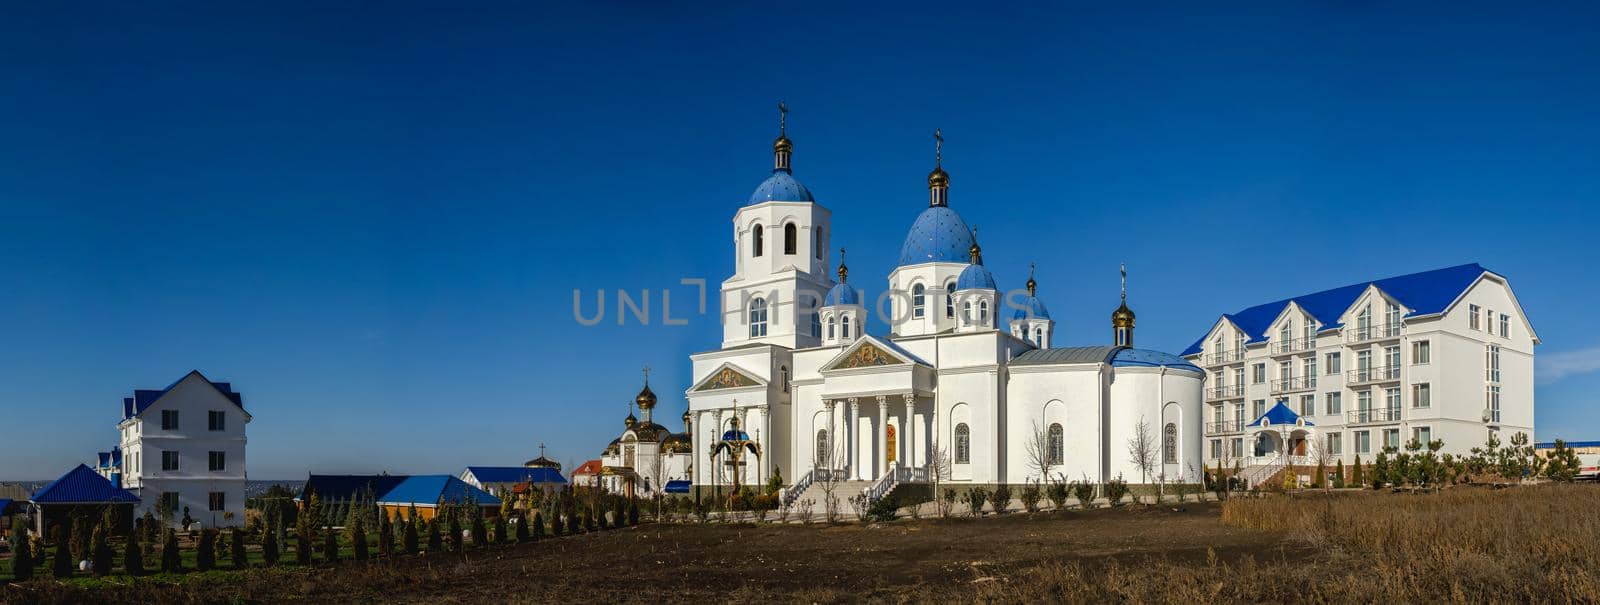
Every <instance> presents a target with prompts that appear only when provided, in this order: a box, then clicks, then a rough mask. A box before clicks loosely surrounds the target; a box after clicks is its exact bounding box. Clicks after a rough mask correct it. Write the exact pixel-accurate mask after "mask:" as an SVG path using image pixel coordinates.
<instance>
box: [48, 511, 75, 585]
mask: <svg viewBox="0 0 1600 605" xmlns="http://www.w3.org/2000/svg"><path fill="white" fill-rule="evenodd" d="M66 526H67V525H66V524H65V523H60V524H57V525H56V526H55V527H52V528H50V535H51V537H52V538H55V543H56V557H55V559H52V561H54V566H52V567H51V568H50V572H51V575H53V576H55V577H56V579H66V578H70V577H72V545H70V544H68V543H67V540H66V531H65V530H63V529H62V528H63V527H66Z"/></svg>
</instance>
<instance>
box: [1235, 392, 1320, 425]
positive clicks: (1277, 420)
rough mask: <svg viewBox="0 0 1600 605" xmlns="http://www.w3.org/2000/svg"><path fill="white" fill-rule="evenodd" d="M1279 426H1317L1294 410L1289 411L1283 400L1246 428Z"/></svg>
mask: <svg viewBox="0 0 1600 605" xmlns="http://www.w3.org/2000/svg"><path fill="white" fill-rule="evenodd" d="M1262 421H1265V422H1262ZM1278 425H1291V426H1316V425H1314V424H1312V423H1311V421H1310V420H1305V419H1303V418H1301V417H1300V415H1299V414H1296V413H1295V411H1294V410H1292V409H1289V405H1288V404H1287V403H1285V402H1284V400H1282V399H1280V400H1278V402H1277V403H1274V404H1272V407H1271V408H1269V409H1267V412H1266V413H1265V414H1262V415H1261V417H1259V418H1256V419H1255V422H1251V423H1250V424H1247V425H1245V426H1247V427H1256V426H1278Z"/></svg>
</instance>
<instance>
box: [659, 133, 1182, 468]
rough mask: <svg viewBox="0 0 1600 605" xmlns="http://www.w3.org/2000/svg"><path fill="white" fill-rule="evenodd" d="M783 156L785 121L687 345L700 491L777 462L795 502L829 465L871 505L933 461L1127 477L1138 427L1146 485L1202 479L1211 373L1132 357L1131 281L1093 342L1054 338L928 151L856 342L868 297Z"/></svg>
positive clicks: (1031, 292)
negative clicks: (710, 336) (703, 324)
mask: <svg viewBox="0 0 1600 605" xmlns="http://www.w3.org/2000/svg"><path fill="white" fill-rule="evenodd" d="M941 145H942V139H941ZM792 149H793V144H792V142H791V141H790V140H789V139H788V138H787V136H784V133H783V132H782V129H781V128H780V135H779V137H778V139H777V140H776V141H775V142H774V144H773V151H774V165H773V170H772V174H771V176H769V177H767V179H766V180H765V181H763V182H762V183H761V184H760V186H759V187H757V188H756V190H755V192H754V193H753V194H752V195H751V196H750V199H749V202H748V203H747V204H746V205H745V206H744V207H742V208H740V209H739V210H738V212H736V213H735V215H734V216H733V224H732V227H733V233H732V235H733V238H732V240H733V244H734V246H733V252H734V260H733V274H732V275H731V276H729V277H728V278H727V279H726V280H725V281H723V282H722V286H721V305H720V306H721V323H722V325H723V336H722V343H721V347H720V348H718V349H716V350H712V351H706V352H702V353H697V354H694V355H692V356H691V361H692V366H693V382H692V385H693V386H691V387H690V388H689V389H688V391H687V392H686V395H687V398H688V401H689V411H688V414H687V416H689V417H691V418H692V423H689V424H690V425H691V427H692V429H691V434H692V441H693V447H692V450H691V451H692V452H693V453H694V456H695V458H696V459H695V461H694V464H693V465H692V469H693V481H694V485H695V486H696V487H697V488H701V489H704V488H713V487H718V488H725V487H728V486H731V485H734V484H737V485H759V484H761V483H763V482H765V481H766V480H767V478H768V477H769V476H770V475H771V473H772V472H773V470H774V468H781V469H782V471H783V477H784V479H785V483H787V484H790V485H791V486H794V487H798V488H802V489H791V490H790V493H799V492H800V491H802V490H803V488H804V487H806V486H807V485H809V484H810V482H811V479H812V478H813V477H815V476H816V475H815V473H817V472H824V471H825V472H830V473H842V474H844V476H846V477H847V478H848V479H849V480H851V481H859V482H864V486H865V487H867V488H868V490H869V491H868V493H869V494H872V495H875V496H876V495H881V494H884V493H887V492H888V491H889V490H890V489H892V488H893V487H894V485H896V484H899V483H905V482H921V481H925V480H926V479H927V473H928V471H929V468H930V466H931V465H930V462H932V461H933V460H934V458H935V456H936V454H939V457H940V458H947V459H948V460H949V463H950V464H949V465H948V468H949V471H950V472H949V476H948V477H947V480H948V481H950V482H953V483H956V484H969V485H979V484H985V485H992V484H999V483H1009V484H1021V483H1023V482H1025V481H1038V480H1040V479H1041V477H1048V478H1049V479H1053V480H1061V479H1065V480H1082V479H1085V478H1087V479H1088V480H1090V481H1094V482H1103V481H1105V480H1108V479H1114V478H1117V477H1118V476H1122V477H1123V478H1126V479H1128V480H1129V481H1130V482H1135V483H1136V482H1138V481H1139V480H1140V477H1141V473H1140V469H1139V468H1138V467H1137V465H1135V464H1133V463H1131V462H1129V455H1128V451H1127V450H1128V445H1127V444H1128V442H1129V441H1130V439H1132V438H1133V437H1134V436H1135V434H1136V433H1137V432H1140V431H1139V430H1138V429H1139V427H1142V428H1143V429H1144V430H1143V431H1142V432H1144V433H1145V436H1146V437H1147V438H1148V442H1149V443H1151V444H1153V446H1154V447H1155V448H1156V452H1155V454H1154V456H1155V468H1154V472H1153V473H1152V475H1151V476H1150V477H1148V481H1151V482H1154V481H1155V480H1156V477H1155V475H1156V474H1160V475H1164V476H1165V478H1166V479H1167V480H1169V481H1175V480H1180V479H1184V478H1187V479H1188V480H1191V481H1193V480H1196V478H1197V477H1198V473H1199V472H1200V470H1201V464H1202V463H1203V458H1202V445H1203V443H1202V439H1201V434H1202V425H1201V423H1202V422H1203V418H1202V412H1203V408H1202V382H1203V380H1204V378H1205V373H1204V372H1203V371H1202V370H1201V369H1200V368H1199V367H1197V366H1196V365H1194V364H1193V363H1191V362H1189V361H1187V360H1185V359H1183V358H1181V357H1178V356H1175V355H1171V354H1167V353H1162V352H1158V351H1150V350H1144V349H1136V348H1133V344H1134V340H1133V331H1134V314H1133V311H1132V310H1130V309H1129V308H1128V306H1127V304H1126V303H1127V300H1126V299H1127V296H1126V289H1125V288H1124V293H1123V304H1122V306H1120V307H1119V308H1117V309H1116V311H1115V312H1114V313H1113V314H1112V321H1111V326H1109V327H1110V328H1112V329H1111V331H1110V334H1108V336H1109V338H1108V339H1107V344H1104V345H1096V346H1080V347H1058V346H1057V343H1056V342H1055V339H1054V337H1053V331H1054V328H1055V322H1054V321H1053V320H1052V319H1051V318H1050V314H1049V312H1048V310H1047V309H1046V307H1045V305H1044V303H1043V302H1042V301H1041V299H1040V298H1038V296H1037V284H1036V283H1035V282H1034V280H1033V279H1032V278H1031V277H1030V278H1029V280H1028V283H1027V284H1026V286H1025V289H1016V290H1014V291H1013V292H1010V293H1007V292H1006V291H1005V290H1002V289H1001V288H1000V286H999V285H998V284H996V282H995V279H994V277H993V276H992V275H991V274H990V273H989V271H988V270H987V269H986V268H985V266H984V258H983V254H982V250H981V249H980V248H979V246H978V242H977V241H976V235H975V233H974V231H973V230H972V229H971V228H969V227H968V226H967V223H966V222H965V221H964V220H962V218H961V216H960V214H958V213H957V212H956V210H955V209H954V208H953V207H952V206H951V200H950V194H949V188H950V177H949V175H948V174H947V173H946V172H945V171H944V170H943V168H942V166H941V162H940V161H939V160H940V157H939V154H936V157H935V168H934V169H933V171H932V172H931V173H930V174H929V175H928V194H927V195H928V201H927V203H926V206H925V207H923V208H922V209H921V210H920V211H918V212H917V213H916V214H915V216H913V215H912V214H911V212H910V209H908V212H907V217H906V218H907V220H908V221H909V224H910V228H909V230H908V231H907V233H906V234H905V239H904V244H903V245H902V247H901V250H900V255H899V259H898V263H896V267H895V269H894V270H893V271H892V272H891V273H890V274H889V275H888V283H887V285H888V291H887V295H888V296H889V298H890V301H891V302H890V304H889V305H888V306H889V307H892V318H893V320H892V321H890V322H888V323H890V327H889V330H888V333H887V334H870V333H867V331H866V330H865V328H866V326H867V312H868V309H871V308H876V307H879V306H881V305H869V301H867V300H865V299H863V297H862V294H861V292H860V291H859V290H858V289H856V288H855V287H854V286H852V285H850V284H849V283H847V279H848V277H849V275H848V269H847V267H846V266H845V264H844V258H843V257H844V252H843V250H840V259H839V261H838V265H837V267H835V266H834V264H833V259H832V258H831V256H830V254H829V250H830V248H831V246H832V244H833V242H832V241H831V235H832V233H833V230H832V225H831V224H830V221H831V213H830V211H829V210H828V209H827V208H826V207H824V206H823V205H822V204H820V203H818V202H817V200H816V199H815V198H814V197H813V195H812V193H811V191H810V190H809V189H807V188H806V187H805V186H804V185H802V184H801V183H800V182H799V181H798V180H796V179H795V177H794V175H793V172H792V170H791V166H790V157H791V152H792ZM1018 228H1019V229H1020V228H1022V226H1021V225H1019V226H1018ZM834 275H837V276H838V281H837V282H836V281H834V279H833V276H834ZM1030 444H1032V446H1033V447H1030ZM1041 448H1042V449H1043V451H1044V452H1045V453H1044V455H1039V456H1030V450H1037V449H1041ZM1030 459H1039V460H1043V466H1045V467H1046V468H1039V467H1040V466H1041V464H1040V463H1037V462H1035V463H1030ZM937 466H944V465H937Z"/></svg>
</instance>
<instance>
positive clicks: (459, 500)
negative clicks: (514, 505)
mask: <svg viewBox="0 0 1600 605" xmlns="http://www.w3.org/2000/svg"><path fill="white" fill-rule="evenodd" d="M468 496H471V498H472V500H473V501H475V502H477V503H478V505H480V506H499V505H500V499H499V498H496V497H494V495H492V494H490V493H489V492H486V491H483V490H481V489H478V488H476V487H472V486H471V485H467V483H466V482H465V481H462V480H460V479H457V478H455V477H454V476H451V475H413V476H410V477H405V478H404V480H402V481H401V482H400V483H399V484H397V485H395V486H394V487H393V488H390V489H389V491H388V492H386V493H383V494H381V495H379V496H378V503H379V504H388V505H398V506H406V505H416V506H438V505H439V504H464V503H466V501H467V498H468Z"/></svg>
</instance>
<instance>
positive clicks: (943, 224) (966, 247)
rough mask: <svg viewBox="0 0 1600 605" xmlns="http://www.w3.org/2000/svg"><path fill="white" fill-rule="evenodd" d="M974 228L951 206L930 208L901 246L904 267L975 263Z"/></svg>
mask: <svg viewBox="0 0 1600 605" xmlns="http://www.w3.org/2000/svg"><path fill="white" fill-rule="evenodd" d="M971 249H972V228H970V227H968V226H967V222H966V221H963V220H961V215H959V214H956V211H954V210H951V209H950V207H949V206H929V207H928V209H927V210H923V211H922V214H919V215H917V220H916V221H915V222H913V223H911V230H910V231H908V232H906V241H905V243H903V244H901V245H900V265H899V266H902V267H903V266H906V265H915V264H919V263H932V262H941V263H965V262H968V261H970V260H972V256H971V253H970V250H971Z"/></svg>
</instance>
